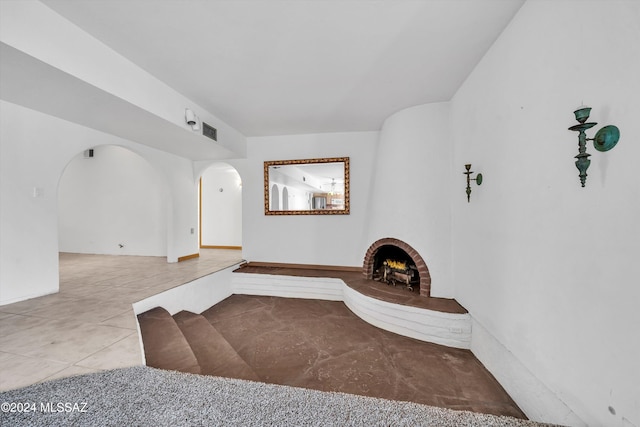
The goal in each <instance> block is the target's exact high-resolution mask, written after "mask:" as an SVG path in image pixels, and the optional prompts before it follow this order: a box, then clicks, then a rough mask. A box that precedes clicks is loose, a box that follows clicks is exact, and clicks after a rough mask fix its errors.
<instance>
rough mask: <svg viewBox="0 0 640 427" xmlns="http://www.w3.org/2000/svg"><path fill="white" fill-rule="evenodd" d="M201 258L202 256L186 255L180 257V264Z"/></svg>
mask: <svg viewBox="0 0 640 427" xmlns="http://www.w3.org/2000/svg"><path fill="white" fill-rule="evenodd" d="M199 257H200V254H191V255H185V256H181V257H179V258H178V262H181V261H186V260H188V259H193V258H199Z"/></svg>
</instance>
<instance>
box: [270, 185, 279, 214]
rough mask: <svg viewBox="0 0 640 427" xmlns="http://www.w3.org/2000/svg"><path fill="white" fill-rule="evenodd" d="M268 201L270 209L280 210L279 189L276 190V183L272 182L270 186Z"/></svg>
mask: <svg viewBox="0 0 640 427" xmlns="http://www.w3.org/2000/svg"><path fill="white" fill-rule="evenodd" d="M269 203H271V209H270V210H272V211H279V210H280V190H278V186H277V185H276V184H273V186H272V187H271V200H270V201H269Z"/></svg>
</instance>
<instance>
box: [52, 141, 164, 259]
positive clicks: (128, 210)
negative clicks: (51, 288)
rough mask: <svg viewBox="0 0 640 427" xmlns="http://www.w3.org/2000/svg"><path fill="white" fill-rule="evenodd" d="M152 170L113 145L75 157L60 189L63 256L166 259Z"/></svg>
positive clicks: (160, 199)
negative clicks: (72, 253)
mask: <svg viewBox="0 0 640 427" xmlns="http://www.w3.org/2000/svg"><path fill="white" fill-rule="evenodd" d="M160 182H161V181H160V179H159V177H158V175H157V174H156V173H155V171H154V169H153V167H152V166H151V165H150V164H149V163H148V162H147V161H146V160H145V159H144V158H142V157H141V156H139V155H138V154H136V153H134V152H133V151H131V150H129V149H127V148H123V147H119V146H116V145H101V146H98V147H94V148H93V157H89V158H85V157H84V155H83V153H80V154H78V155H76V156H75V157H74V158H73V159H72V160H71V162H69V164H68V165H67V167H66V168H65V170H64V173H63V174H62V176H61V178H60V182H59V185H58V224H59V231H58V232H59V235H58V239H59V248H60V251H62V252H74V253H90V254H109V255H147V256H166V254H167V200H166V195H165V193H164V188H163V187H162V186H161V184H160Z"/></svg>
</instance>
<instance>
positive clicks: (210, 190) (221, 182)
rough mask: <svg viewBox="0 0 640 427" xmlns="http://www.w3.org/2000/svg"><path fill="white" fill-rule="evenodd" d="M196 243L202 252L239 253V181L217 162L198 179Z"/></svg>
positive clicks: (228, 167) (226, 167) (233, 169)
mask: <svg viewBox="0 0 640 427" xmlns="http://www.w3.org/2000/svg"><path fill="white" fill-rule="evenodd" d="M199 185H200V191H199V194H200V198H199V231H200V233H199V240H200V248H203V249H242V180H241V178H240V174H239V173H238V171H237V170H236V169H235V168H234V167H233V166H231V165H229V164H227V163H224V162H218V163H214V164H212V165H211V166H210V167H209V168H207V169H206V170H205V171H204V172H203V173H202V175H201V177H200V183H199Z"/></svg>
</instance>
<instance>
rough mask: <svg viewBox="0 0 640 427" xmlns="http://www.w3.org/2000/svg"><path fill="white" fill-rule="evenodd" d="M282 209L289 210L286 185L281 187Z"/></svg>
mask: <svg viewBox="0 0 640 427" xmlns="http://www.w3.org/2000/svg"><path fill="white" fill-rule="evenodd" d="M282 210H283V211H288V210H289V190H287V187H284V188H283V189H282Z"/></svg>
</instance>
